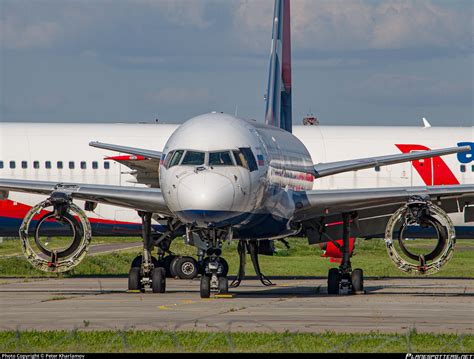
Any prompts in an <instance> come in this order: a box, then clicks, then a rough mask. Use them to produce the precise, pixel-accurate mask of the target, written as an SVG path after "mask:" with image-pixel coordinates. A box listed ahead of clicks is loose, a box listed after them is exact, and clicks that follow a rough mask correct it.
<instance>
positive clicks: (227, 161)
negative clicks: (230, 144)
mask: <svg viewBox="0 0 474 359" xmlns="http://www.w3.org/2000/svg"><path fill="white" fill-rule="evenodd" d="M233 165H234V163H233V162H232V158H231V157H230V152H229V151H225V152H211V153H209V166H233Z"/></svg>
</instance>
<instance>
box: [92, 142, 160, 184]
mask: <svg viewBox="0 0 474 359" xmlns="http://www.w3.org/2000/svg"><path fill="white" fill-rule="evenodd" d="M89 145H90V146H92V147H96V148H101V149H104V150H110V151H116V152H121V153H128V154H129V155H128V156H112V157H107V158H106V159H107V160H114V161H117V162H119V163H121V164H123V165H124V166H127V167H128V168H130V169H131V171H129V172H124V173H126V174H131V175H132V176H134V177H135V179H136V182H137V183H141V184H145V185H147V186H150V187H155V188H159V187H160V180H159V174H158V169H159V167H160V160H161V157H162V153H161V152H159V151H153V150H147V149H141V148H134V147H127V146H119V145H112V144H108V143H101V142H90V143H89Z"/></svg>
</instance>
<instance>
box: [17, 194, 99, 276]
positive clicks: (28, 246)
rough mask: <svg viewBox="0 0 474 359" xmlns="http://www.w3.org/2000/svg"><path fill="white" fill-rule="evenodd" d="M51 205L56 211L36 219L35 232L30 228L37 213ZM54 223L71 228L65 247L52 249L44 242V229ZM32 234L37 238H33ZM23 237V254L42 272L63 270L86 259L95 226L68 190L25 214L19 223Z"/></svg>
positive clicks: (21, 236) (53, 196) (52, 195)
mask: <svg viewBox="0 0 474 359" xmlns="http://www.w3.org/2000/svg"><path fill="white" fill-rule="evenodd" d="M49 207H53V211H50V212H48V213H47V214H45V215H44V216H43V217H41V218H40V219H39V220H38V221H37V224H36V227H35V229H34V231H32V230H30V225H31V223H32V222H33V218H34V216H35V215H36V214H38V213H39V212H40V211H41V210H45V209H47V208H49ZM53 222H56V223H59V224H60V225H62V226H63V227H64V226H65V227H67V228H68V229H69V230H68V233H70V234H71V236H72V241H71V243H70V244H69V245H67V246H66V247H65V248H61V249H50V248H48V246H47V244H45V243H43V242H42V236H41V228H42V227H43V226H48V225H51V224H52V223H53ZM59 232H61V231H59ZM31 234H32V235H33V237H34V238H33V239H34V240H31V238H30V236H31ZM58 234H64V233H58ZM20 238H21V244H22V250H23V254H24V255H25V257H26V259H27V260H28V261H29V262H30V263H31V265H33V267H35V268H36V269H38V270H41V271H43V272H55V273H60V272H66V271H69V270H71V269H72V268H73V267H75V266H77V265H78V264H79V263H80V262H81V261H82V260H83V259H84V257H85V256H86V254H87V251H88V249H89V245H90V242H91V239H92V229H91V226H90V222H89V219H88V218H87V216H86V214H85V212H84V211H83V210H82V209H80V208H79V207H78V206H76V205H75V204H74V203H73V202H72V199H71V197H70V196H69V195H68V194H67V193H64V192H53V193H52V194H51V197H49V198H48V199H47V200H45V201H43V202H41V203H39V204H37V205H36V206H34V207H32V208H31V209H30V211H29V212H28V213H27V214H26V216H25V218H24V219H23V222H22V224H21V226H20ZM48 238H49V237H48ZM33 247H36V248H33ZM35 249H36V250H35Z"/></svg>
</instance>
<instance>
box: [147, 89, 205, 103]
mask: <svg viewBox="0 0 474 359" xmlns="http://www.w3.org/2000/svg"><path fill="white" fill-rule="evenodd" d="M145 99H146V100H147V101H148V102H150V103H153V104H158V105H165V106H179V105H180V106H187V105H197V104H203V103H207V102H209V101H210V100H211V95H210V93H209V89H207V88H189V87H186V88H178V87H168V88H164V89H161V90H159V91H156V92H149V93H147V94H146V95H145Z"/></svg>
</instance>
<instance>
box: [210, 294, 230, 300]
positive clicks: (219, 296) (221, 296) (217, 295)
mask: <svg viewBox="0 0 474 359" xmlns="http://www.w3.org/2000/svg"><path fill="white" fill-rule="evenodd" d="M214 298H216V299H221V298H225V299H227V298H234V295H233V294H215V295H214Z"/></svg>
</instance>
